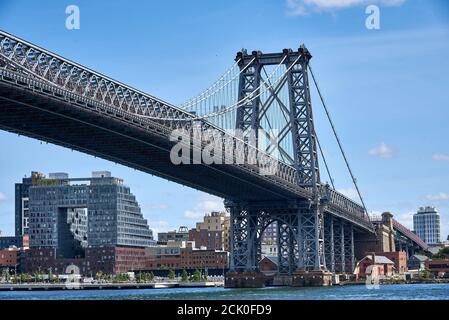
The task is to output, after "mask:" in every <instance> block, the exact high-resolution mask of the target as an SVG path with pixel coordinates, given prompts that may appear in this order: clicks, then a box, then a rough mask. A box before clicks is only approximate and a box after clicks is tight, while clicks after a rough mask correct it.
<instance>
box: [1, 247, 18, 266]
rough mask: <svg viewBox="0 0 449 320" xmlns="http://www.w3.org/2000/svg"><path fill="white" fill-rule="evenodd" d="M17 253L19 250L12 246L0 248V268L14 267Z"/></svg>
mask: <svg viewBox="0 0 449 320" xmlns="http://www.w3.org/2000/svg"><path fill="white" fill-rule="evenodd" d="M19 254H20V252H19V250H17V249H13V248H8V249H2V250H0V269H4V268H15V267H16V265H17V264H18V263H17V262H18V257H19Z"/></svg>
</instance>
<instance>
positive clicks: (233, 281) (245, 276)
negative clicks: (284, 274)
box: [225, 272, 265, 288]
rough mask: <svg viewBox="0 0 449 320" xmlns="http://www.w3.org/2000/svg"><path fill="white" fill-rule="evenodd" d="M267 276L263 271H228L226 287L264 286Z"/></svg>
mask: <svg viewBox="0 0 449 320" xmlns="http://www.w3.org/2000/svg"><path fill="white" fill-rule="evenodd" d="M263 287H265V276H264V274H263V273H261V272H228V273H227V274H226V277H225V288H263Z"/></svg>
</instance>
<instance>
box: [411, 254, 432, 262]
mask: <svg viewBox="0 0 449 320" xmlns="http://www.w3.org/2000/svg"><path fill="white" fill-rule="evenodd" d="M411 258H416V259H418V260H419V261H427V260H429V257H427V256H425V255H422V254H414V255H413V256H411V257H410V259H411Z"/></svg>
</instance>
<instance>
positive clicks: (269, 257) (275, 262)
mask: <svg viewBox="0 0 449 320" xmlns="http://www.w3.org/2000/svg"><path fill="white" fill-rule="evenodd" d="M263 259H268V260H270V261H271V262H273V263H274V264H275V265H278V257H276V256H265V257H264V258H263ZM263 259H262V260H263Z"/></svg>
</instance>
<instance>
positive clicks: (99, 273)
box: [95, 271, 104, 280]
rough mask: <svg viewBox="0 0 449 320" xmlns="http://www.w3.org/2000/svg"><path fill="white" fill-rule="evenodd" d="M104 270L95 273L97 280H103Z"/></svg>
mask: <svg viewBox="0 0 449 320" xmlns="http://www.w3.org/2000/svg"><path fill="white" fill-rule="evenodd" d="M103 276H104V275H103V272H101V271H98V272H97V273H96V274H95V280H102V279H103Z"/></svg>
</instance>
